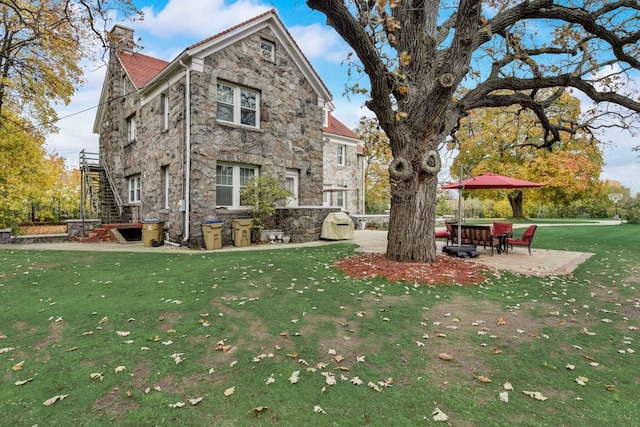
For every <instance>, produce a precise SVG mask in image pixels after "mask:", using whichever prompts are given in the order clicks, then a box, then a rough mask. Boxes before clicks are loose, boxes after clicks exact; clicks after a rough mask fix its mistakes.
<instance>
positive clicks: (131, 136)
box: [127, 114, 137, 142]
mask: <svg viewBox="0 0 640 427" xmlns="http://www.w3.org/2000/svg"><path fill="white" fill-rule="evenodd" d="M136 133H137V125H136V116H135V114H134V115H133V116H130V117H129V118H128V119H127V142H134V141H135V140H136Z"/></svg>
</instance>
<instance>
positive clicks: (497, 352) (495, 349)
mask: <svg viewBox="0 0 640 427" xmlns="http://www.w3.org/2000/svg"><path fill="white" fill-rule="evenodd" d="M491 352H492V353H493V354H500V353H502V350H500V349H499V348H497V347H496V348H494V349H493V350H491Z"/></svg>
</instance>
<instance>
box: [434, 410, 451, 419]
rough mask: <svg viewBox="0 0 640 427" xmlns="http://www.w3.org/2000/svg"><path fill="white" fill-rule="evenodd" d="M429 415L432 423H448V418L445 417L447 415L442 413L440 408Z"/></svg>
mask: <svg viewBox="0 0 640 427" xmlns="http://www.w3.org/2000/svg"><path fill="white" fill-rule="evenodd" d="M431 415H432V416H433V420H434V421H442V422H447V421H449V417H448V416H447V414H445V413H444V412H442V411H441V410H440V408H436V409H434V410H433V412H432V413H431Z"/></svg>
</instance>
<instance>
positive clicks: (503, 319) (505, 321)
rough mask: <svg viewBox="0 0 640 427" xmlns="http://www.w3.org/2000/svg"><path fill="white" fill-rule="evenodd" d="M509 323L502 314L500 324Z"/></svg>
mask: <svg viewBox="0 0 640 427" xmlns="http://www.w3.org/2000/svg"><path fill="white" fill-rule="evenodd" d="M506 324H507V318H506V317H504V316H502V317H501V318H500V320H498V326H504V325H506Z"/></svg>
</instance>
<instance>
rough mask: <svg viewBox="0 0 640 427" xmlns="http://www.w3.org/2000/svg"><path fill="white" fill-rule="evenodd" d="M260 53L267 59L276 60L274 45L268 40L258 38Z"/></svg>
mask: <svg viewBox="0 0 640 427" xmlns="http://www.w3.org/2000/svg"><path fill="white" fill-rule="evenodd" d="M260 55H261V56H262V59H266V60H267V61H271V62H275V61H276V46H275V45H274V44H273V43H271V42H270V41H267V40H264V39H260Z"/></svg>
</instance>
